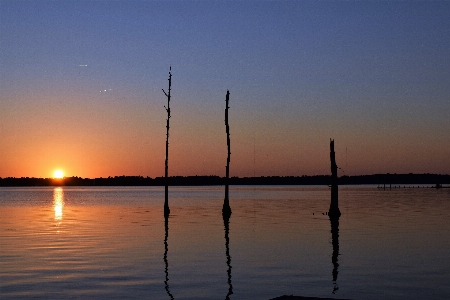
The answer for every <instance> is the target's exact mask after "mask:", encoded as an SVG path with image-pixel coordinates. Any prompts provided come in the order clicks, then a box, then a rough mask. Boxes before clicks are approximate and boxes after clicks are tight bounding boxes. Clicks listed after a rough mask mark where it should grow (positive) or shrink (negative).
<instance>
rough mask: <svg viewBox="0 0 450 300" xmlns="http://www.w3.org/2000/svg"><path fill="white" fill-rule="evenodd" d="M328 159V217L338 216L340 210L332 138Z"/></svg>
mask: <svg viewBox="0 0 450 300" xmlns="http://www.w3.org/2000/svg"><path fill="white" fill-rule="evenodd" d="M330 161H331V202H330V210H329V211H328V215H329V216H330V217H339V216H340V215H341V211H340V210H339V202H338V177H337V169H338V167H337V165H336V158H335V153H334V140H332V139H330Z"/></svg>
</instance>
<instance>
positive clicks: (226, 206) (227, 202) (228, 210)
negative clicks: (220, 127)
mask: <svg viewBox="0 0 450 300" xmlns="http://www.w3.org/2000/svg"><path fill="white" fill-rule="evenodd" d="M229 100H230V91H228V90H227V96H226V98H225V128H226V132H227V147H228V156H227V166H226V177H225V199H224V201H223V208H222V214H223V215H224V216H228V217H229V216H230V215H231V207H230V200H229V196H228V190H229V180H230V155H231V151H230V126H229V125H228V109H229V106H228V101H229Z"/></svg>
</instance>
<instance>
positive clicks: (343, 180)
mask: <svg viewBox="0 0 450 300" xmlns="http://www.w3.org/2000/svg"><path fill="white" fill-rule="evenodd" d="M167 182H168V185H169V186H203V185H205V186H206V185H217V186H219V185H224V184H225V178H224V177H219V176H172V177H168V178H167ZM436 183H439V184H440V185H441V186H442V187H443V188H445V187H448V186H449V185H450V175H440V174H374V175H360V176H342V177H339V184H340V185H341V186H342V185H363V184H374V185H382V184H392V185H393V186H394V185H398V186H401V187H403V185H411V184H416V185H417V184H426V185H429V186H430V187H435V186H436ZM165 184H166V180H165V177H156V178H151V177H143V176H115V177H107V178H102V177H100V178H81V177H76V176H74V177H65V178H63V179H53V178H34V177H21V178H15V177H6V178H0V186H165ZM229 184H230V185H331V176H330V175H315V176H305V175H304V176H267V177H264V176H262V177H242V178H240V177H230V179H229Z"/></svg>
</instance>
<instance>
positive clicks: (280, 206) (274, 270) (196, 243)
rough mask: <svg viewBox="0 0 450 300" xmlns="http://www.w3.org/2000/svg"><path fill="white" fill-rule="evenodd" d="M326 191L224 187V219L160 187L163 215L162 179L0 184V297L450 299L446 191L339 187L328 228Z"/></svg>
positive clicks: (205, 193) (200, 197)
mask: <svg viewBox="0 0 450 300" xmlns="http://www.w3.org/2000/svg"><path fill="white" fill-rule="evenodd" d="M329 197H330V191H329V189H328V188H327V187H295V186H294V187H293V186H289V187H283V186H281V187H280V186H278V187H232V188H231V189H230V205H231V207H232V210H233V214H232V215H231V218H230V219H229V220H227V221H226V220H224V219H223V218H222V211H221V210H222V204H223V189H222V188H213V187H195V188H183V187H180V188H171V189H170V208H171V215H170V217H169V218H168V219H167V220H165V219H164V214H163V205H162V204H163V201H164V188H158V187H142V188H132V187H129V188H123V187H122V188H120V187H119V188H108V187H96V188H88V187H86V188H75V187H63V188H54V187H44V188H1V189H0V211H1V215H0V265H1V268H0V298H1V299H16V298H19V299H20V298H33V299H60V298H63V299H70V298H90V299H92V298H95V299H124V298H127V299H130V298H131V299H244V300H245V299H272V298H276V297H280V296H282V295H299V296H304V297H320V298H339V299H354V300H358V299H449V298H450V287H449V285H448V282H450V269H449V268H448V266H450V257H449V255H448V252H449V249H450V235H449V234H448V232H449V230H450V218H449V217H450V213H449V212H450V189H441V190H436V189H396V190H391V191H387V190H386V191H383V190H380V189H377V188H376V186H371V187H346V188H341V189H340V199H339V201H340V202H339V205H340V210H341V213H342V216H341V217H340V218H339V220H338V222H337V223H336V222H334V221H331V220H330V219H329V218H328V216H326V215H325V214H324V213H325V212H326V211H327V210H328V208H329V204H330V203H329V202H330V199H329ZM279 299H283V298H279ZM285 299H289V298H285ZM291 299H295V298H291Z"/></svg>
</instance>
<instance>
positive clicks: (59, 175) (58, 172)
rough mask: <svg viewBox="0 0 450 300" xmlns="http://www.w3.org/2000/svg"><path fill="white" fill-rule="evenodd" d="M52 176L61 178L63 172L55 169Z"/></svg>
mask: <svg viewBox="0 0 450 300" xmlns="http://www.w3.org/2000/svg"><path fill="white" fill-rule="evenodd" d="M53 177H54V178H63V177H64V173H63V171H61V170H56V171H55V172H53Z"/></svg>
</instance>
